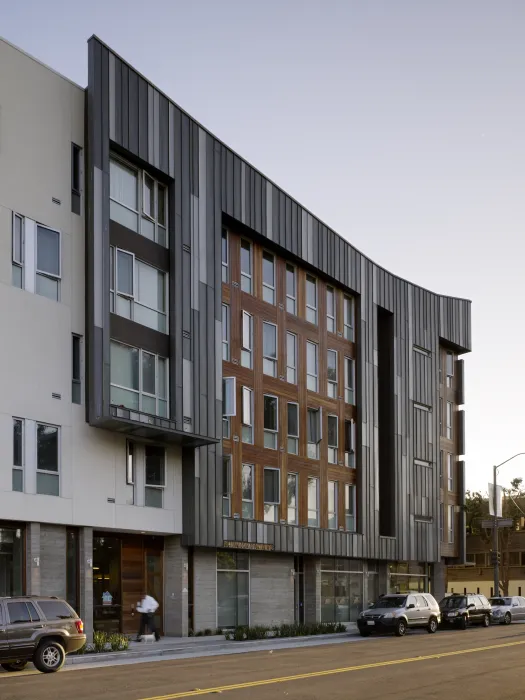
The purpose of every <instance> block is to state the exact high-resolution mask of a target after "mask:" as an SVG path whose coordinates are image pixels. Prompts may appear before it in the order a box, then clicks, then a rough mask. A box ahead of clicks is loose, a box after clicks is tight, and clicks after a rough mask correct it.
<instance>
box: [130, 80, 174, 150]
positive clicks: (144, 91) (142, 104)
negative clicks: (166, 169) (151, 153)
mask: <svg viewBox="0 0 525 700" xmlns="http://www.w3.org/2000/svg"><path fill="white" fill-rule="evenodd" d="M138 81H139V103H138V110H139V157H140V158H141V159H142V160H144V161H147V160H148V130H149V125H148V84H147V82H146V81H145V80H144V78H142V77H141V76H140V75H139V77H138ZM176 111H177V112H178V113H179V114H180V112H179V110H178V109H177V110H176ZM176 138H177V136H176ZM179 143H180V135H179Z"/></svg>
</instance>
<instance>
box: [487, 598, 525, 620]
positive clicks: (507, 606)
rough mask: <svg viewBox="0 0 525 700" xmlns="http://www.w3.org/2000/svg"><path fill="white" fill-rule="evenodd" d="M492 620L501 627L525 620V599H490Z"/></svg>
mask: <svg viewBox="0 0 525 700" xmlns="http://www.w3.org/2000/svg"><path fill="white" fill-rule="evenodd" d="M490 604H491V606H492V620H493V622H497V623H499V624H500V625H510V623H511V622H514V621H516V620H525V598H522V597H521V596H519V595H514V596H510V597H509V596H506V597H504V598H501V597H499V596H498V597H494V598H491V599H490Z"/></svg>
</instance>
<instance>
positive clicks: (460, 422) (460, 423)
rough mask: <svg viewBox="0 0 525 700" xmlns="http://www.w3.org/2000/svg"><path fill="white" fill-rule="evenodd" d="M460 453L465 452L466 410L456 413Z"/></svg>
mask: <svg viewBox="0 0 525 700" xmlns="http://www.w3.org/2000/svg"><path fill="white" fill-rule="evenodd" d="M456 428H457V435H458V437H457V446H458V455H464V454H465V411H458V412H457V413H456Z"/></svg>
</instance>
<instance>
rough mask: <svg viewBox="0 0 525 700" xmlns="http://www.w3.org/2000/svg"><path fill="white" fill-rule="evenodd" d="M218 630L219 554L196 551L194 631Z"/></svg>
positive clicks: (194, 558) (203, 550)
mask: <svg viewBox="0 0 525 700" xmlns="http://www.w3.org/2000/svg"><path fill="white" fill-rule="evenodd" d="M216 628H217V553H216V551H215V550H214V549H195V550H194V553H193V631H194V632H200V631H203V630H205V629H211V630H215V629H216Z"/></svg>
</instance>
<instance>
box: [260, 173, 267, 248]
mask: <svg viewBox="0 0 525 700" xmlns="http://www.w3.org/2000/svg"><path fill="white" fill-rule="evenodd" d="M267 184H268V183H267V182H266V180H265V179H264V178H263V177H261V178H260V185H261V234H262V235H263V236H267V235H268V225H267V208H266V207H267V202H268V199H267V196H266V186H267Z"/></svg>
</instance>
